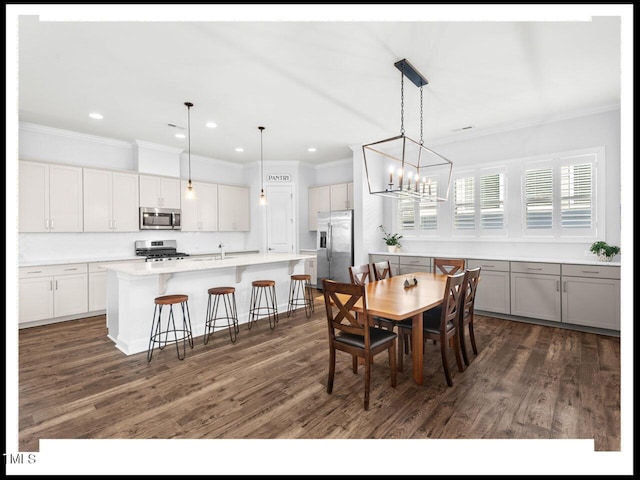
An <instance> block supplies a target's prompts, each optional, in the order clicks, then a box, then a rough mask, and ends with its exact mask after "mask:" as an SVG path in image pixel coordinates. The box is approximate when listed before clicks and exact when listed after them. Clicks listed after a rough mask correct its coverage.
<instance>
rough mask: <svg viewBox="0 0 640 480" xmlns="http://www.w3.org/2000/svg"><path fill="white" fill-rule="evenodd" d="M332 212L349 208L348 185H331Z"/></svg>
mask: <svg viewBox="0 0 640 480" xmlns="http://www.w3.org/2000/svg"><path fill="white" fill-rule="evenodd" d="M330 189H331V193H330V195H331V210H346V209H347V208H349V192H348V188H347V184H346V183H338V184H336V185H331V187H330Z"/></svg>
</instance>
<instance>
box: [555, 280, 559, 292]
mask: <svg viewBox="0 0 640 480" xmlns="http://www.w3.org/2000/svg"><path fill="white" fill-rule="evenodd" d="M559 291H560V280H556V292H559Z"/></svg>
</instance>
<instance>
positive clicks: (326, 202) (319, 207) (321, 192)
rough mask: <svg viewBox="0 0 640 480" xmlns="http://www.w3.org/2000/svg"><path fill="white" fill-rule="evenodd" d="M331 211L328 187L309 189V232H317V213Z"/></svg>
mask: <svg viewBox="0 0 640 480" xmlns="http://www.w3.org/2000/svg"><path fill="white" fill-rule="evenodd" d="M329 210H331V189H330V187H328V186H326V187H313V188H310V189H309V230H311V231H314V232H315V231H316V230H318V212H328V211H329Z"/></svg>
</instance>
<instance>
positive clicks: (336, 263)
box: [316, 210, 353, 289]
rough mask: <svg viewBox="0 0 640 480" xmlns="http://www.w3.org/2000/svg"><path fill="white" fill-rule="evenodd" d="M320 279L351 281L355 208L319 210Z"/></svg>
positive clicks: (319, 281)
mask: <svg viewBox="0 0 640 480" xmlns="http://www.w3.org/2000/svg"><path fill="white" fill-rule="evenodd" d="M317 232H318V233H317V235H318V237H317V243H316V247H317V252H318V261H317V268H318V279H317V283H316V285H317V287H318V288H320V289H321V288H322V279H323V278H329V279H331V280H335V281H336V282H343V283H350V282H351V279H350V278H349V267H350V266H351V265H353V210H337V211H332V212H318V230H317Z"/></svg>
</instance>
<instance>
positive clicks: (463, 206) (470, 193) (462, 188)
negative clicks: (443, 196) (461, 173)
mask: <svg viewBox="0 0 640 480" xmlns="http://www.w3.org/2000/svg"><path fill="white" fill-rule="evenodd" d="M473 180H474V178H473V177H461V178H456V179H455V182H454V184H453V200H454V201H453V227H454V229H456V230H473V229H475V228H476V211H475V194H474V181H473Z"/></svg>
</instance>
